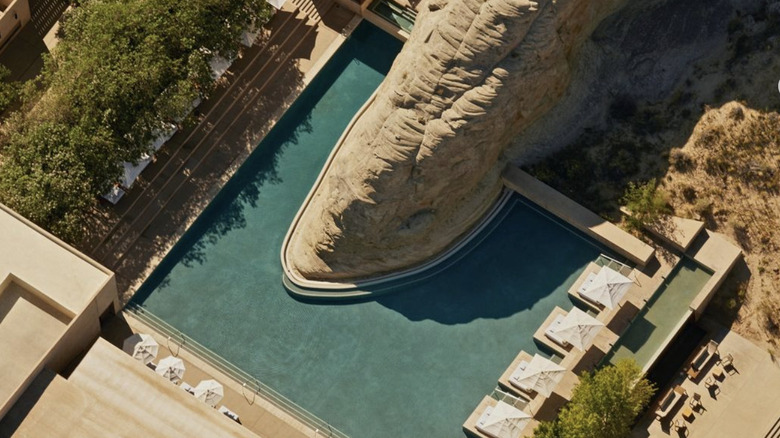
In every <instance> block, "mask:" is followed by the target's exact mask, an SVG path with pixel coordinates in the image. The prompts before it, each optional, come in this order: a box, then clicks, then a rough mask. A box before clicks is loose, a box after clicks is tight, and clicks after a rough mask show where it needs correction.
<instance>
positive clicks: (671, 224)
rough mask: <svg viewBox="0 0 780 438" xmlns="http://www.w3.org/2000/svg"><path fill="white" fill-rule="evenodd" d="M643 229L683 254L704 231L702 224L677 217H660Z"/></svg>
mask: <svg viewBox="0 0 780 438" xmlns="http://www.w3.org/2000/svg"><path fill="white" fill-rule="evenodd" d="M645 228H646V229H647V230H648V231H650V232H651V233H653V234H655V235H656V236H658V237H659V238H661V240H663V241H664V242H666V243H667V244H669V245H671V246H672V247H674V248H675V249H677V250H678V251H681V252H685V251H687V250H688V248H689V247H690V246H691V243H693V241H694V239H696V237H697V236H698V235H699V233H701V231H702V230H703V229H704V222H701V221H695V220H693V219H685V218H681V217H677V216H662V217H661V218H659V219H658V220H657V221H656V222H655V223H653V224H649V225H647V226H646V227H645Z"/></svg>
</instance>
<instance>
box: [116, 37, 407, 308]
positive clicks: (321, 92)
mask: <svg viewBox="0 0 780 438" xmlns="http://www.w3.org/2000/svg"><path fill="white" fill-rule="evenodd" d="M314 31H315V30H313V29H309V30H308V31H307V33H306V35H308V36H309V37H311V36H312V34H311V33H309V32H314ZM378 32H381V31H378V30H374V29H371V28H368V27H358V28H357V29H356V30H355V32H354V34H353V36H354V37H355V38H356V40H353V39H352V38H350V39H348V40H347V41H346V42H345V43H344V45H343V46H342V47H341V48H340V49H339V50H338V51H337V52H336V53H335V54H334V55H333V57H332V58H331V60H330V61H329V62H328V63H327V64H326V65H325V66H324V67H323V68H322V70H321V71H320V72H319V73H318V75H317V76H316V77H315V78H314V79H313V80H312V81H311V82H310V83H309V85H308V86H306V88H305V90H303V92H302V93H301V94H300V96H298V97H297V98H295V101H294V102H292V104H291V105H290V106H289V108H288V109H287V110H286V111H284V114H283V115H281V114H279V113H280V111H279V109H280V108H283V107H284V104H285V102H289V100H291V98H292V97H293V96H294V93H295V92H298V91H300V90H301V89H302V88H303V86H304V84H303V74H302V73H301V71H300V70H299V69H298V60H300V59H301V58H302V57H305V56H310V52H311V45H309V44H303V45H298V46H297V47H296V49H295V50H294V51H292V52H291V56H290V57H289V58H288V62H287V63H286V64H284V69H283V70H280V71H278V72H277V74H276V76H275V77H276V79H275V80H274V83H270V84H261V85H258V86H257V87H258V89H257V90H256V95H257V96H256V97H254V98H252V99H253V100H252V103H251V105H248V106H245V107H243V108H241V109H240V111H237V112H236V113H235V114H233V113H231V114H229V115H228V116H227V117H225V119H226V120H231V121H232V120H241V123H236V124H233V123H232V122H231V123H230V124H227V126H222V125H221V124H218V125H216V126H214V127H213V128H212V130H211V132H215V133H217V134H216V138H215V139H213V140H212V143H213V147H214V149H213V151H212V152H211V154H210V155H209V157H208V160H209V163H208V164H207V165H206V166H205V167H204V170H203V172H198V173H193V174H192V175H191V176H190V177H189V179H188V180H187V181H186V184H188V185H190V186H191V187H190V188H186V187H185V190H184V192H185V193H191V195H189V196H186V197H181V198H180V199H179V198H174V199H173V200H172V202H171V203H169V204H168V205H167V206H166V208H165V211H163V212H162V214H161V215H160V216H159V218H157V219H156V220H155V222H154V224H155V225H156V226H155V227H154V229H153V232H152V231H146V232H145V233H144V240H146V241H150V242H170V241H171V240H174V239H175V238H176V237H177V232H179V230H180V229H181V227H182V226H183V224H186V223H187V221H188V220H191V218H192V217H195V216H197V219H196V220H195V221H194V222H193V224H192V225H191V226H190V228H189V229H188V231H187V233H186V234H185V235H184V236H183V237H182V238H181V239H180V240H179V241H178V243H177V244H176V245H175V246H174V248H173V249H171V251H170V253H169V254H168V256H166V258H165V259H164V260H163V262H162V263H160V265H159V266H158V268H157V269H156V271H155V273H154V274H153V275H152V276H150V277H149V280H148V281H147V286H148V287H147V286H144V287H143V290H142V291H139V297H138V298H137V300H136V301H139V300H140V301H141V302H142V301H143V300H145V299H146V298H147V297H148V296H149V294H150V293H151V291H152V290H153V289H154V288H155V287H159V286H163V285H164V284H165V282H166V281H167V280H166V276H167V274H168V273H170V271H171V270H172V269H173V267H174V266H175V265H177V264H179V263H181V264H182V265H184V266H193V265H195V264H203V263H205V262H206V261H207V254H208V249H209V248H210V247H212V246H214V245H215V244H217V243H218V242H219V241H220V240H221V239H222V238H223V237H225V236H227V235H229V234H230V233H231V232H233V231H235V230H238V229H242V228H245V227H247V225H248V221H249V220H251V219H248V217H247V211H248V209H249V210H256V209H258V208H260V207H261V205H260V204H261V203H266V207H267V208H269V209H271V208H275V205H274V204H273V202H272V201H273V200H265V199H263V200H262V201H261V199H262V198H263V196H265V193H264V190H265V189H267V188H269V187H271V186H278V185H281V184H285V182H286V181H285V175H282V174H281V172H280V160H281V159H282V157H283V156H284V154H285V152H286V151H287V149H288V148H290V147H294V146H300V147H305V146H306V145H304V144H300V138H301V136H303V135H304V134H310V133H312V131H313V129H314V128H313V126H312V119H311V117H312V110H313V109H314V108H315V107H316V106H317V105H318V103H319V102H320V101H321V100H322V99H323V97H324V96H325V94H326V93H327V92H328V91H329V90H330V89H331V87H332V86H333V84H334V83H335V82H336V80H338V79H339V78H340V77H341V76H342V73H343V72H344V70H345V69H346V68H347V67H348V66H349V65H350V64H351V63H353V62H361V63H364V64H368V65H371V66H372V68H373V67H376V68H377V69H379V70H380V71H384V72H386V71H388V70H389V68H390V65H391V64H392V62H393V60H394V57H395V54H397V52H398V50H400V45H401V44H400V42H396V41H395V40H394V39H392V37H390V36H387V35H385V36H383V34H379V33H378ZM377 36H378V37H379V38H380V39H381V41H380V43H383V48H382V50H379V51H377V50H376V45H377V44H376V42H373V43H371V42H370V43H368V44H367V43H366V42H365V41H364V40H361V38H363V39H365V38H377ZM386 39H392V40H393V41H391V42H390V43H391V44H388V42H387V41H385V40H386ZM293 40H294V38H293ZM274 68H278V67H274ZM258 74H261V72H259V73H258ZM261 92H262V93H261ZM241 98H242V97H241V96H238V97H236V99H241ZM231 111H232V110H231ZM279 116H281V117H280V118H279V120H278V122H276V123H275V124H272V121H273V119H274V118H275V117H279ZM226 123H227V122H226ZM271 125H273V128H270V126H271ZM221 133H225V134H221ZM260 138H262V141H261V142H260V143H259V144H258V145H257V147H254V145H255V144H257V142H258V141H259V139H260ZM307 141H310V140H307ZM305 153H306V152H305V150H302V151H301V154H305ZM242 156H247V158H246V161H244V162H243V163H242V164H241V166H240V167H239V168H238V170H237V171H236V173H235V174H234V175H233V176H232V177H231V178H230V180H229V181H228V182H227V183H226V184H225V185H224V187H222V188H221V189H220V191H219V193H218V194H216V196H215V197H214V198H213V200H211V201H209V197H210V195H213V192H214V190H215V186H216V187H218V181H219V179H220V178H221V177H223V176H224V172H225V169H228V168H229V167H230V166H231V165H233V163H235V162H240V161H241V157H242ZM237 157H238V158H237ZM295 196H300V194H298V195H295ZM266 197H267V196H266ZM277 201H286V199H285V200H277ZM204 207H205V208H204ZM150 230H151V229H150ZM165 247H166V246H165V245H164V244H161V245H155V248H154V249H155V250H157V249H161V250H162V251H164V248H165ZM129 259H131V257H127V256H125V257H124V260H125V263H137V265H138V266H146V265H147V264H148V263H149V259H150V257H149V256H148V255H144V256H142V257H137V256H134V257H132V259H133V261H129ZM273 262H274V263H278V259H274V261H273ZM122 269H123V271H124V270H125V269H126V266H125V265H123V266H122ZM136 278H137V277H136Z"/></svg>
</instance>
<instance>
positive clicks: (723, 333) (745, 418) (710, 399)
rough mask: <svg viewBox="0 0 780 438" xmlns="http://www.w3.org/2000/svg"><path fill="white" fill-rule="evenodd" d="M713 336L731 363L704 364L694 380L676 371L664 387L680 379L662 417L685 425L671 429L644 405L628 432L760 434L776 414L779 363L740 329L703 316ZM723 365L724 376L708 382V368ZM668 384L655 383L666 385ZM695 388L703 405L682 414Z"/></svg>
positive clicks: (640, 436)
mask: <svg viewBox="0 0 780 438" xmlns="http://www.w3.org/2000/svg"><path fill="white" fill-rule="evenodd" d="M704 325H706V326H707V328H708V330H709V331H710V332H711V334H712V335H711V336H712V338H713V339H715V340H716V341H718V343H719V344H720V345H719V346H718V351H719V352H720V356H721V357H725V356H726V355H727V354H731V355H732V356H733V358H734V362H733V367H725V368H724V367H722V366H721V365H718V364H716V363H714V362H713V363H712V364H710V365H709V366H708V367H707V368H705V369H704V370H703V371H704V372H703V373H702V374H701V375H700V376H699V379H698V380H697V381H695V382H694V381H691V380H690V379H687V378H684V377H682V376H680V377H679V378H678V379H677V380H675V381H674V382H673V383H672V384H671V385H670V387H672V386H674V385H681V386H682V387H683V389H685V391H686V393H687V396H685V398H684V400H683V402H682V403H681V404H680V406H679V407H678V408H677V409H675V410H673V411H672V412H671V414H670V415H669V417H668V420H671V421H674V420H679V421H682V422H684V424H685V425H686V429H687V431H686V430H679V431H677V430H672V429H671V428H670V427H669V421H664V422H660V421H658V420H655V418H654V417H655V415H654V414H653V412H654V411H655V409H656V407H655V406H650V408H649V409H648V413H647V414H646V415H645V417H643V418H642V419H641V420H640V422H639V424H638V425H637V427H636V428H635V429H634V431H633V433H632V435H631V436H632V438H646V437H669V436H673V437H677V436H687V437H689V438H705V437H748V436H749V437H763V436H765V434H766V433H767V432H768V431H769V430H770V428H771V427H772V425H773V424H774V423H775V422H776V421H777V420H778V416H780V367H778V364H777V363H775V362H774V361H773V360H772V357H771V356H770V355H769V353H767V352H766V351H764V350H763V349H761V348H760V347H758V346H756V345H755V344H753V343H752V342H750V341H748V340H747V339H745V338H743V337H741V336H740V335H738V334H736V333H734V332H731V331H728V330H727V329H725V328H723V327H720V326H716V325H715V324H713V323H710V322H705V323H704ZM720 369H723V370H724V377H723V378H722V379H721V380H720V381H717V382H716V384H715V385H713V386H712V387H710V388H708V387H707V386H706V385H705V381H706V379H707V378H708V377H710V376H712V374H713V372H715V371H717V370H720ZM681 371H682V370H681ZM668 390H669V388H661V391H668ZM695 393H698V394H700V395H701V402H702V406H703V409H699V410H693V415H692V416H690V417H688V419H684V418H683V412H684V410H685V409H686V407H688V406H689V401H690V400H691V398H692V397H693V395H694V394H695Z"/></svg>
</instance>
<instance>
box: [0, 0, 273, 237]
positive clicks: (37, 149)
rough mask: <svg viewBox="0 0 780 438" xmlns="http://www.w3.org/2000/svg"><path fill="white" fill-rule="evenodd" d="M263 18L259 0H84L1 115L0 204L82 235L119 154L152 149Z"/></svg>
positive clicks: (266, 14) (267, 10) (125, 157)
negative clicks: (14, 104)
mask: <svg viewBox="0 0 780 438" xmlns="http://www.w3.org/2000/svg"><path fill="white" fill-rule="evenodd" d="M270 16H271V7H270V6H269V5H268V4H267V3H266V2H265V1H264V0H230V1H225V0H155V1H148V0H88V1H82V2H80V6H79V7H76V8H74V9H73V10H72V11H70V12H68V13H66V15H65V16H64V17H63V20H62V26H61V30H60V37H61V42H60V43H59V44H58V45H57V47H56V48H55V49H54V51H53V52H52V54H51V56H47V57H45V58H44V67H43V71H42V73H41V75H40V76H39V77H38V78H36V80H35V81H34V85H35V86H30V87H26V88H25V89H26V90H27V92H25V93H23V96H24V98H25V101H24V102H23V103H24V105H23V106H22V110H20V113H19V114H16V115H14V116H12V117H9V119H8V120H7V121H6V123H5V127H4V132H3V136H2V144H0V148H1V149H0V156H2V159H1V160H0V201H2V202H5V203H7V204H8V205H9V206H11V207H12V208H14V209H16V210H17V211H19V212H20V213H22V214H24V215H25V216H27V217H28V218H30V219H31V220H33V221H34V222H36V223H38V224H39V225H41V226H43V227H45V228H48V229H50V231H52V232H54V233H55V234H58V235H60V237H63V238H65V239H66V240H71V241H73V240H75V239H78V238H79V235H80V230H81V228H82V227H81V226H80V224H81V223H83V218H84V217H85V213H86V212H87V211H88V210H89V208H90V207H91V206H92V205H94V202H95V198H96V197H97V196H98V195H100V194H101V193H105V192H107V191H108V190H109V189H110V188H111V186H112V184H114V183H115V182H116V181H117V179H118V178H119V176H120V175H121V163H122V162H124V161H129V162H136V161H137V160H138V159H139V158H140V157H141V156H142V155H143V154H144V153H147V152H150V151H149V147H150V146H149V145H150V143H151V142H152V140H153V139H154V138H156V137H157V136H159V135H160V134H161V132H162V131H163V130H165V129H166V128H165V126H166V125H167V124H170V123H171V122H177V121H178V120H179V119H180V118H181V117H182V116H183V115H184V114H186V113H187V112H188V111H189V109H190V108H191V104H192V102H193V101H194V100H195V99H196V98H198V97H201V96H205V95H207V94H208V93H209V92H210V91H211V90H212V88H213V86H214V80H213V78H212V77H211V73H210V67H209V62H210V61H211V59H212V58H213V57H214V56H216V55H217V54H218V55H220V56H223V57H227V58H230V57H233V56H235V55H236V53H237V51H238V48H239V38H240V35H241V34H242V33H243V31H244V30H247V29H248V27H249V26H252V25H255V26H260V25H262V24H264V23H265V22H266V21H267V20H268V19H269V18H270ZM0 73H2V72H0ZM36 89H40V90H42V91H38V92H35V90H36ZM0 104H2V89H0Z"/></svg>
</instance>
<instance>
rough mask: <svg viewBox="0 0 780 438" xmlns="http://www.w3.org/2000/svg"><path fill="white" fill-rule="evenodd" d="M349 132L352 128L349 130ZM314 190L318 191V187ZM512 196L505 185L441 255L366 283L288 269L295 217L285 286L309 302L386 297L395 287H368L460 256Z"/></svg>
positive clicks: (284, 244) (284, 248)
mask: <svg viewBox="0 0 780 438" xmlns="http://www.w3.org/2000/svg"><path fill="white" fill-rule="evenodd" d="M373 97H374V95H372V97H371V98H369V100H368V101H367V102H366V104H368V103H370V102H371V100H372V99H373ZM362 109H363V108H361V110H362ZM359 114H361V112H358V115H359ZM350 126H351V125H350ZM347 129H349V127H348V128H347ZM346 132H347V130H345V133H346ZM335 149H336V148H334V151H335ZM323 170H324V168H323ZM314 188H316V185H315V187H314ZM313 190H314V189H312V192H311V193H313ZM513 194H514V192H513V191H512V190H509V189H507V188H506V187H503V186H502V188H501V190H500V191H499V194H498V197H497V199H496V201H495V202H493V205H492V206H491V207H490V208H489V209H488V210H487V212H486V213H485V214H484V215H483V216H482V218H480V219H479V220H478V221H477V223H476V224H475V225H474V226H473V227H472V228H471V230H469V231H468V232H467V233H466V234H464V235H463V236H462V237H460V238H459V239H457V240H456V241H455V242H453V244H452V245H450V246H449V247H448V248H447V249H445V250H444V251H442V252H441V253H439V254H437V255H436V256H435V257H433V258H431V259H429V260H427V261H425V262H423V263H422V264H419V265H415V266H412V267H410V268H406V269H403V270H399V271H396V272H392V273H389V274H384V275H380V276H376V277H373V278H370V279H366V280H359V281H355V282H354V283H338V282H326V281H316V280H308V279H305V278H301V277H299V276H296V275H295V274H294V272H292V271H291V270H290V269H289V267H288V265H287V261H286V257H285V255H286V250H287V245H288V243H289V236H290V235H291V231H292V230H293V227H294V225H295V224H297V220H298V218H299V216H296V218H295V220H294V221H293V225H291V227H290V229H289V230H288V234H287V235H286V236H285V240H284V243H283V245H282V253H281V258H282V272H283V274H282V284H283V285H284V287H285V289H287V292H288V293H289V294H290V295H292V296H293V297H295V298H298V299H302V300H306V301H347V300H360V299H370V298H375V297H378V296H380V295H384V294H386V293H388V292H390V291H392V290H394V288H390V287H387V288H378V289H377V290H366V288H371V287H380V286H382V285H388V284H389V283H392V282H396V281H399V280H404V279H410V280H413V279H411V277H417V276H419V275H421V274H423V273H426V272H427V271H431V270H433V269H434V268H436V267H439V266H440V265H441V264H442V263H445V262H446V261H448V260H450V259H451V258H452V257H453V256H455V255H457V254H459V253H460V252H461V251H462V250H463V249H464V247H466V246H467V245H468V244H469V243H471V242H472V241H473V240H474V239H475V238H476V237H477V236H479V235H481V234H482V232H483V230H485V228H487V227H488V225H490V224H491V223H493V221H494V219H495V218H496V217H497V216H498V215H499V213H501V212H502V211H504V210H505V209H504V207H505V206H506V204H507V203H508V202H509V200H510V199H511V198H512V195H513ZM307 202H308V198H307ZM307 202H305V203H304V204H303V206H302V207H301V210H299V212H298V214H299V215H300V213H301V212H302V211H303V208H304V207H305V205H306V203H307Z"/></svg>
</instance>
